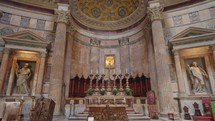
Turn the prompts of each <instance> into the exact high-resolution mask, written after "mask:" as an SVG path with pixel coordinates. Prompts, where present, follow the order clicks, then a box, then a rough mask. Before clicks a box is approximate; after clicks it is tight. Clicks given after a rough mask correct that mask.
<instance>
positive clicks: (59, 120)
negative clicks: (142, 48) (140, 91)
mask: <svg viewBox="0 0 215 121" xmlns="http://www.w3.org/2000/svg"><path fill="white" fill-rule="evenodd" d="M52 121H70V120H68V118H67V117H65V116H54V117H53V120H52ZM73 121H74V120H73ZM77 121H86V120H77ZM133 121H140V120H133ZM141 121H144V120H141ZM146 121H149V120H146ZM150 121H172V120H169V119H167V118H160V119H158V120H154V119H151V120H150ZM174 121H180V120H174Z"/></svg>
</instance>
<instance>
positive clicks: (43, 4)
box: [11, 0, 58, 10]
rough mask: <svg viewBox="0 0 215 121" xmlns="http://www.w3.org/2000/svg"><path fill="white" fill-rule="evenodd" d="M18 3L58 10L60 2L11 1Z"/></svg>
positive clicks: (38, 0)
mask: <svg viewBox="0 0 215 121" xmlns="http://www.w3.org/2000/svg"><path fill="white" fill-rule="evenodd" d="M11 1H14V2H17V3H22V4H26V5H31V6H36V7H40V8H45V9H50V10H53V9H55V8H57V3H58V0H11Z"/></svg>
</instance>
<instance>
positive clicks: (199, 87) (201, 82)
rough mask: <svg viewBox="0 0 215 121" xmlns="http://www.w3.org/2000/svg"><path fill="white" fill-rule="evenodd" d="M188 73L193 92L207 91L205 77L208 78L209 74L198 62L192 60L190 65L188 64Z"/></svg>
mask: <svg viewBox="0 0 215 121" xmlns="http://www.w3.org/2000/svg"><path fill="white" fill-rule="evenodd" d="M188 74H189V77H190V79H191V81H192V86H193V92H194V93H195V94H197V93H205V92H206V89H205V88H206V87H205V78H207V79H208V75H207V73H206V71H205V70H204V69H203V68H201V67H199V66H198V63H197V62H195V61H194V62H192V63H191V64H190V66H189V65H188Z"/></svg>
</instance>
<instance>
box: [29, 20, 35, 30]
mask: <svg viewBox="0 0 215 121" xmlns="http://www.w3.org/2000/svg"><path fill="white" fill-rule="evenodd" d="M36 26H37V19H35V18H31V20H30V24H29V27H30V28H36Z"/></svg>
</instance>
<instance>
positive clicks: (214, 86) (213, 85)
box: [205, 45, 215, 94]
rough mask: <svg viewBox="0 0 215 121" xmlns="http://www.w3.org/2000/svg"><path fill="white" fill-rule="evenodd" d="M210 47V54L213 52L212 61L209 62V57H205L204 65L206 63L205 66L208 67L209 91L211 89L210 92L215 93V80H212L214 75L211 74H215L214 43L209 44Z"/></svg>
mask: <svg viewBox="0 0 215 121" xmlns="http://www.w3.org/2000/svg"><path fill="white" fill-rule="evenodd" d="M210 48H211V50H212V54H213V62H212V64H210V61H209V57H207V58H206V59H205V60H208V62H206V61H205V63H206V65H208V67H207V68H209V71H208V75H209V79H210V85H211V91H212V94H215V81H214V77H213V75H214V74H215V45H211V46H210ZM212 67H213V68H212ZM210 73H211V74H210Z"/></svg>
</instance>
